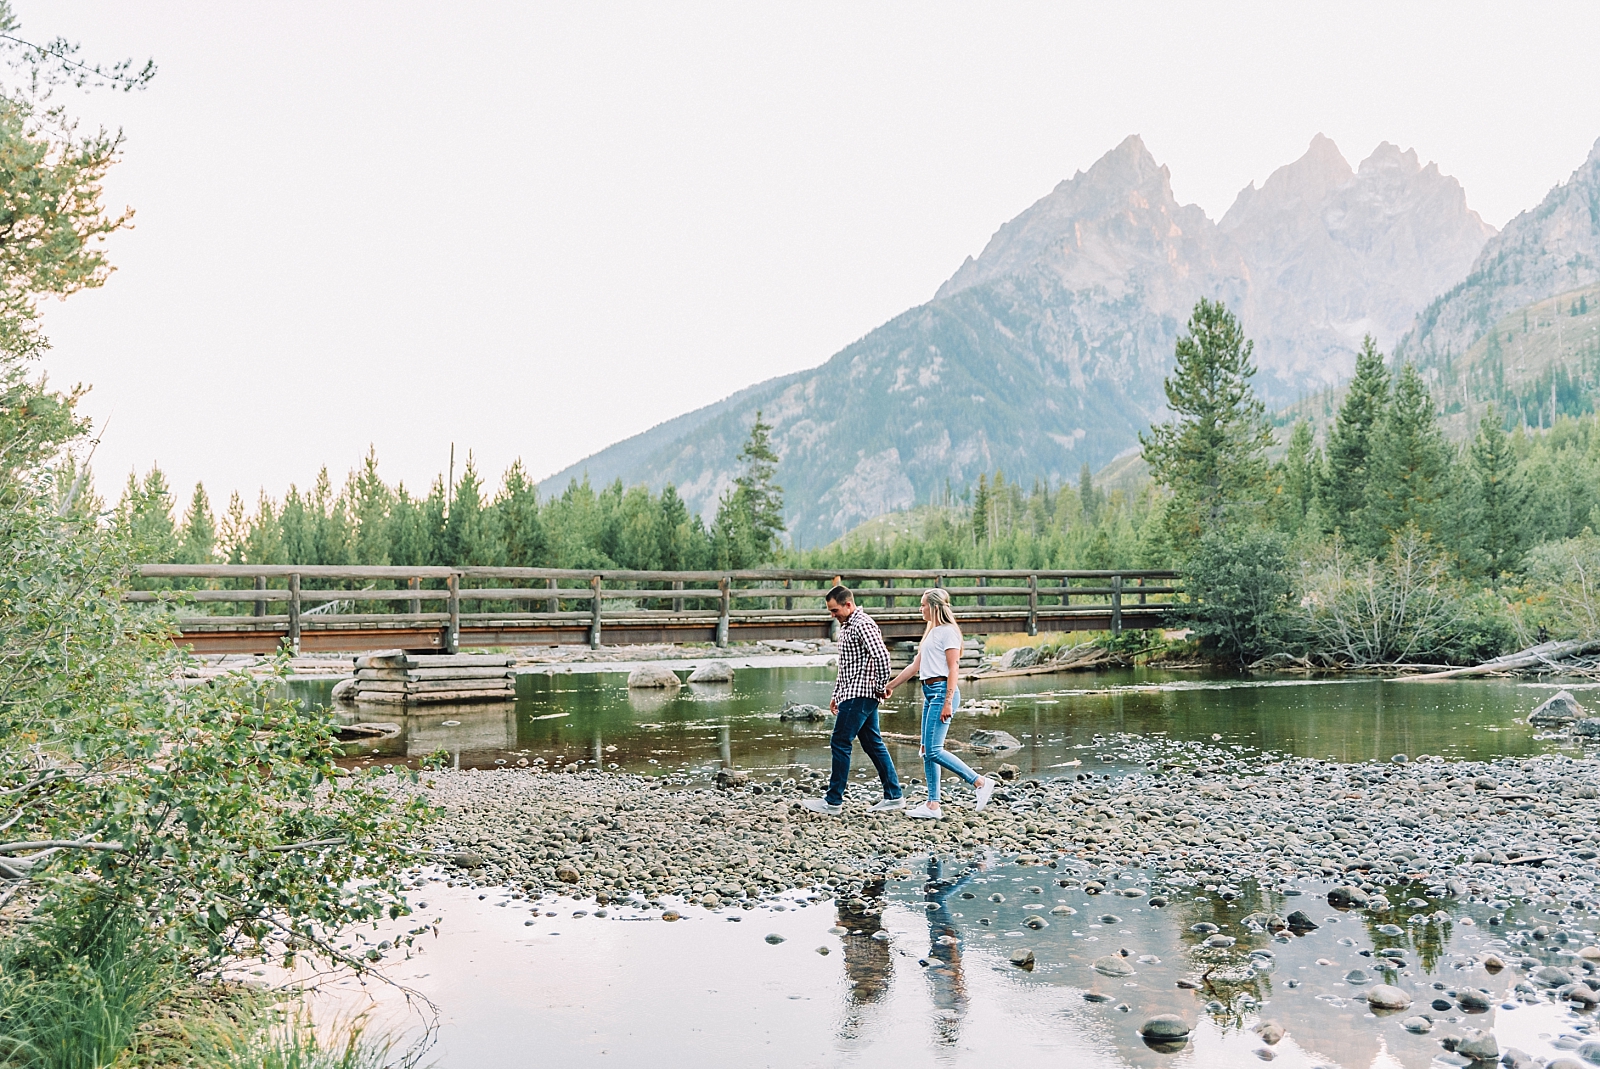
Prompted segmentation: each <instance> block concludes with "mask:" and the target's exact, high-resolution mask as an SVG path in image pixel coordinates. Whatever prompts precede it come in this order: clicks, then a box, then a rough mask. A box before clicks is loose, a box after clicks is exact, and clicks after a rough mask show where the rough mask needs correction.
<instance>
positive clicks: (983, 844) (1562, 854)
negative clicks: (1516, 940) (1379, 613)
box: [395, 737, 1600, 908]
mask: <svg viewBox="0 0 1600 1069" xmlns="http://www.w3.org/2000/svg"><path fill="white" fill-rule="evenodd" d="M1099 741H1100V742H1101V743H1102V744H1103V745H1102V747H1101V755H1102V758H1103V759H1104V760H1107V761H1110V760H1120V761H1124V762H1126V761H1137V762H1139V763H1141V764H1142V765H1143V766H1144V771H1143V772H1140V773H1137V774H1132V775H1126V776H1122V775H1115V776H1111V777H1108V776H1105V775H1098V774H1093V773H1078V774H1076V775H1075V776H1073V777H1071V778H1068V777H1063V778H1060V779H1055V780H1047V781H1035V780H1030V781H1026V782H1016V783H1013V784H1011V785H1010V786H1009V787H1008V788H1007V789H1004V790H1002V791H1001V792H999V793H997V795H996V798H995V801H994V802H993V803H992V804H991V805H990V806H989V808H988V809H987V810H985V811H984V812H982V813H975V812H972V811H971V809H970V802H969V803H968V806H969V807H963V806H962V805H961V804H960V803H961V801H962V800H963V799H961V798H959V797H958V798H957V800H956V802H955V803H952V802H950V801H947V802H946V814H947V816H946V819H945V820H942V821H938V822H933V821H915V820H910V819H907V818H906V817H904V816H903V815H901V814H900V813H895V812H890V813H883V814H877V813H869V812H867V807H868V806H869V805H871V804H872V803H873V802H875V801H876V800H877V794H876V789H875V788H876V783H875V781H874V782H872V783H865V782H863V783H857V784H853V785H852V788H851V793H850V795H849V797H848V798H847V800H846V809H845V813H844V815H843V816H842V817H823V816H816V815H813V814H810V813H808V812H805V811H803V810H801V809H799V808H798V804H797V803H798V802H799V800H800V799H801V798H804V797H809V796H813V795H817V794H820V793H821V785H822V782H823V781H822V773H821V772H820V770H813V771H812V772H811V773H810V774H809V776H808V777H802V779H801V781H800V782H798V783H797V782H796V781H794V780H792V779H787V780H783V781H769V782H766V783H747V784H743V785H739V786H735V787H732V788H730V789H718V788H715V787H700V788H690V787H682V786H669V785H667V784H665V783H663V781H661V780H659V779H655V778H652V777H646V776H636V775H616V774H607V773H603V772H596V771H588V772H574V773H562V772H541V771H537V770H535V769H505V770H497V771H472V772H436V773H424V774H423V776H422V779H421V781H420V782H419V783H418V784H416V785H414V786H412V785H408V784H407V783H406V782H405V781H401V780H397V781H396V787H395V789H396V790H398V791H408V790H412V791H417V792H419V793H421V794H422V795H424V796H426V797H428V798H430V799H431V800H433V801H434V802H435V803H436V804H438V805H439V806H441V808H442V809H443V811H444V816H443V818H442V819H441V820H440V821H439V822H438V823H436V824H435V825H434V826H433V828H432V832H431V834H432V837H433V843H432V845H433V847H434V848H435V849H437V850H438V851H439V852H440V853H441V856H442V857H443V858H444V859H445V860H446V862H447V864H448V865H450V866H453V872H454V875H455V876H456V878H461V879H468V880H470V881H472V882H473V883H476V884H480V885H498V884H505V885H509V886H512V887H516V888H520V889H521V890H524V891H529V892H534V891H547V890H560V891H562V892H563V893H567V894H577V895H583V894H589V895H596V896H600V897H602V898H622V897H625V896H628V895H630V894H631V895H642V896H644V897H645V898H647V899H651V900H656V899H659V897H660V896H662V895H675V896H683V897H685V898H688V899H691V900H699V901H705V900H706V899H707V897H708V896H714V900H713V901H706V902H705V904H708V905H713V904H720V903H724V902H731V900H735V899H745V900H753V899H758V898H761V897H763V896H766V895H770V894H773V893H776V892H778V891H783V890H791V889H797V888H808V887H814V888H827V889H831V890H859V888H860V887H861V886H862V885H863V884H865V883H867V882H869V881H871V880H873V879H876V878H881V877H883V876H885V875H890V874H896V875H898V874H900V873H901V872H902V871H903V870H904V868H905V865H906V863H907V862H908V860H910V859H913V858H915V857H917V856H919V855H924V854H929V853H934V854H941V855H961V854H966V855H976V854H988V855H1002V856H1017V857H1018V858H1019V859H1020V860H1022V861H1023V862H1024V863H1030V862H1037V863H1039V864H1049V863H1051V862H1057V863H1059V862H1060V861H1063V860H1065V859H1069V858H1071V859H1079V860H1081V861H1085V862H1090V863H1094V864H1101V865H1106V866H1117V867H1127V866H1137V867H1140V868H1142V869H1145V870H1148V871H1150V872H1151V873H1152V874H1153V875H1154V876H1156V877H1166V878H1168V879H1169V880H1173V879H1181V880H1184V881H1187V880H1188V879H1190V878H1193V879H1198V880H1206V879H1209V880H1211V881H1212V882H1222V883H1233V882H1237V881H1240V880H1245V879H1254V880H1256V881H1259V882H1260V883H1262V884H1264V885H1268V886H1272V885H1276V884H1280V883H1283V882H1286V881H1291V880H1296V879H1304V878H1315V879H1324V880H1328V879H1331V880H1333V881H1334V882H1338V883H1343V884H1348V885H1351V887H1352V888H1353V889H1355V891H1356V894H1357V895H1367V896H1376V895H1378V894H1379V893H1380V892H1381V891H1382V889H1383V888H1384V887H1385V886H1388V885H1392V884H1396V883H1402V882H1416V883H1422V884H1426V885H1429V886H1431V887H1437V888H1438V889H1440V893H1447V894H1449V895H1452V896H1471V897H1481V898H1496V897H1502V896H1506V895H1510V894H1522V895H1531V894H1543V895H1548V896H1550V897H1552V898H1554V899H1556V900H1558V901H1561V902H1562V903H1564V904H1577V903H1590V902H1596V901H1597V899H1600V887H1597V885H1600V864H1597V860H1596V859H1597V856H1600V761H1597V760H1596V759H1595V757H1594V756H1593V755H1592V754H1591V755H1590V756H1588V757H1586V758H1583V759H1574V758H1572V757H1567V756H1563V755H1548V756H1542V757H1538V758H1533V759H1515V760H1513V759H1507V760H1500V761H1494V762H1446V761H1443V760H1440V759H1429V758H1420V759H1417V760H1406V761H1403V762H1402V761H1400V760H1398V758H1397V759H1396V760H1394V761H1386V762H1382V763H1377V762H1373V763H1367V764H1363V765H1340V764H1336V763H1332V762H1324V761H1318V760H1310V759H1302V758H1285V757H1281V756H1277V755H1271V754H1241V753H1239V752H1236V751H1233V750H1231V749H1223V748H1220V747H1207V746H1202V745H1199V744H1184V743H1172V742H1168V741H1166V740H1153V739H1147V738H1140V737H1106V738H1102V739H1101V740H1099ZM966 797H967V798H968V799H970V795H968V796H966ZM914 800H915V799H913V801H914ZM1363 889H1364V890H1363ZM1352 904H1358V903H1352ZM1580 908H1581V907H1580Z"/></svg>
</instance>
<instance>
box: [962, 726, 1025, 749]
mask: <svg viewBox="0 0 1600 1069" xmlns="http://www.w3.org/2000/svg"><path fill="white" fill-rule="evenodd" d="M967 739H968V741H969V742H971V743H972V748H973V749H974V750H977V751H978V752H979V753H989V754H996V753H1010V752H1011V751H1012V750H1020V749H1022V743H1021V742H1019V741H1017V737H1016V736H1015V735H1013V734H1011V733H1010V732H1009V731H988V730H984V729H981V728H980V729H979V730H977V731H974V732H973V733H972V734H971V735H969V736H967Z"/></svg>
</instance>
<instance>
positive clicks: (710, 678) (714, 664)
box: [689, 661, 733, 683]
mask: <svg viewBox="0 0 1600 1069" xmlns="http://www.w3.org/2000/svg"><path fill="white" fill-rule="evenodd" d="M689 682H691V683H732V682H733V667H732V666H731V665H729V664H728V662H727V661H707V662H706V663H705V664H703V665H701V666H700V667H698V668H696V669H695V670H694V671H693V672H690V673H689Z"/></svg>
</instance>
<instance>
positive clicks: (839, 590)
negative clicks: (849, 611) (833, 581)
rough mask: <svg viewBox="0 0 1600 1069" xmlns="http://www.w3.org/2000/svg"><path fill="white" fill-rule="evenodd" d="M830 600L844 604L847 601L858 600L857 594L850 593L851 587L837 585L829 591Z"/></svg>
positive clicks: (837, 603)
mask: <svg viewBox="0 0 1600 1069" xmlns="http://www.w3.org/2000/svg"><path fill="white" fill-rule="evenodd" d="M828 600H829V601H831V602H833V603H834V604H835V605H843V604H845V603H846V602H850V601H854V600H856V596H855V595H854V594H852V593H850V588H849V587H847V586H836V587H834V588H833V589H832V590H830V591H828Z"/></svg>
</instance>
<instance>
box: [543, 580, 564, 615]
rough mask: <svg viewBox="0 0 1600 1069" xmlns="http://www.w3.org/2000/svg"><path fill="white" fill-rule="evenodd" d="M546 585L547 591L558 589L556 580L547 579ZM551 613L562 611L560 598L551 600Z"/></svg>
mask: <svg viewBox="0 0 1600 1069" xmlns="http://www.w3.org/2000/svg"><path fill="white" fill-rule="evenodd" d="M544 585H545V589H546V590H554V589H555V588H556V581H555V580H554V579H547V580H545V584H544ZM550 611H551V612H560V611H561V599H560V598H551V599H550Z"/></svg>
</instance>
